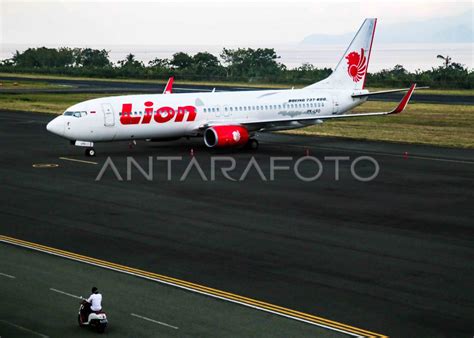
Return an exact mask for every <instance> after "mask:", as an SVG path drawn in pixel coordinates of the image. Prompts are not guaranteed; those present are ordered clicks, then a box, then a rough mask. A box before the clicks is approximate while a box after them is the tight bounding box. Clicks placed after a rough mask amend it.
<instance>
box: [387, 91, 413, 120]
mask: <svg viewBox="0 0 474 338" xmlns="http://www.w3.org/2000/svg"><path fill="white" fill-rule="evenodd" d="M415 87H416V83H414V84H412V85H411V87H410V89H409V90H408V92H407V93H406V94H405V96H404V97H403V99H402V100H401V101H400V103H399V104H398V106H397V108H395V109H394V110H392V111H391V112H390V113H389V114H398V113H401V112H402V111H403V110H404V109H405V107H406V106H407V104H408V101H410V98H411V94H413V92H414V91H415Z"/></svg>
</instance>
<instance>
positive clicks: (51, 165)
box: [32, 163, 59, 168]
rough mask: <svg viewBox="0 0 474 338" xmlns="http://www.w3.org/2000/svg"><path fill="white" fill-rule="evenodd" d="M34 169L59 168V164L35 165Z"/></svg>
mask: <svg viewBox="0 0 474 338" xmlns="http://www.w3.org/2000/svg"><path fill="white" fill-rule="evenodd" d="M32 167H33V168H57V167H59V164H56V163H34V164H33V165H32Z"/></svg>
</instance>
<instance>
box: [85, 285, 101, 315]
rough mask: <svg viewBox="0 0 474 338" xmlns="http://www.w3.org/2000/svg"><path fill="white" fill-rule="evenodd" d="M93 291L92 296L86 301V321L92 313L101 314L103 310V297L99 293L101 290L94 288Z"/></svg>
mask: <svg viewBox="0 0 474 338" xmlns="http://www.w3.org/2000/svg"><path fill="white" fill-rule="evenodd" d="M91 291H92V294H91V295H90V296H89V298H87V299H86V302H87V304H86V308H85V310H86V316H85V318H86V320H87V318H88V317H89V314H90V313H92V312H100V311H101V310H102V295H101V294H100V293H99V289H97V288H96V287H95V286H94V287H93V288H92V290H91Z"/></svg>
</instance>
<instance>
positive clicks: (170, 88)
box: [163, 76, 174, 94]
mask: <svg viewBox="0 0 474 338" xmlns="http://www.w3.org/2000/svg"><path fill="white" fill-rule="evenodd" d="M173 81H174V77H173V76H171V77H170V78H169V79H168V82H167V83H166V86H165V89H164V90H163V94H171V92H172V91H173Z"/></svg>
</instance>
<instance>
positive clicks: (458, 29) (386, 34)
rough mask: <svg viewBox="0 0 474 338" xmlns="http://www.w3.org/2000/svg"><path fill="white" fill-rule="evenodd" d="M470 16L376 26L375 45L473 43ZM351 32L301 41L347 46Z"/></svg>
mask: <svg viewBox="0 0 474 338" xmlns="http://www.w3.org/2000/svg"><path fill="white" fill-rule="evenodd" d="M473 15H474V12H473V11H472V10H471V11H468V12H466V13H464V14H462V15H458V16H452V17H445V18H436V19H429V20H425V21H418V22H406V23H399V24H391V25H383V24H380V25H377V32H376V33H375V34H376V39H377V43H450V42H463V43H471V42H474V37H473ZM353 36H354V32H351V33H346V34H339V35H328V34H312V35H309V36H307V37H305V38H304V39H303V41H301V43H302V44H305V45H327V44H346V43H348V41H350V39H351V38H352V37H353Z"/></svg>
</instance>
